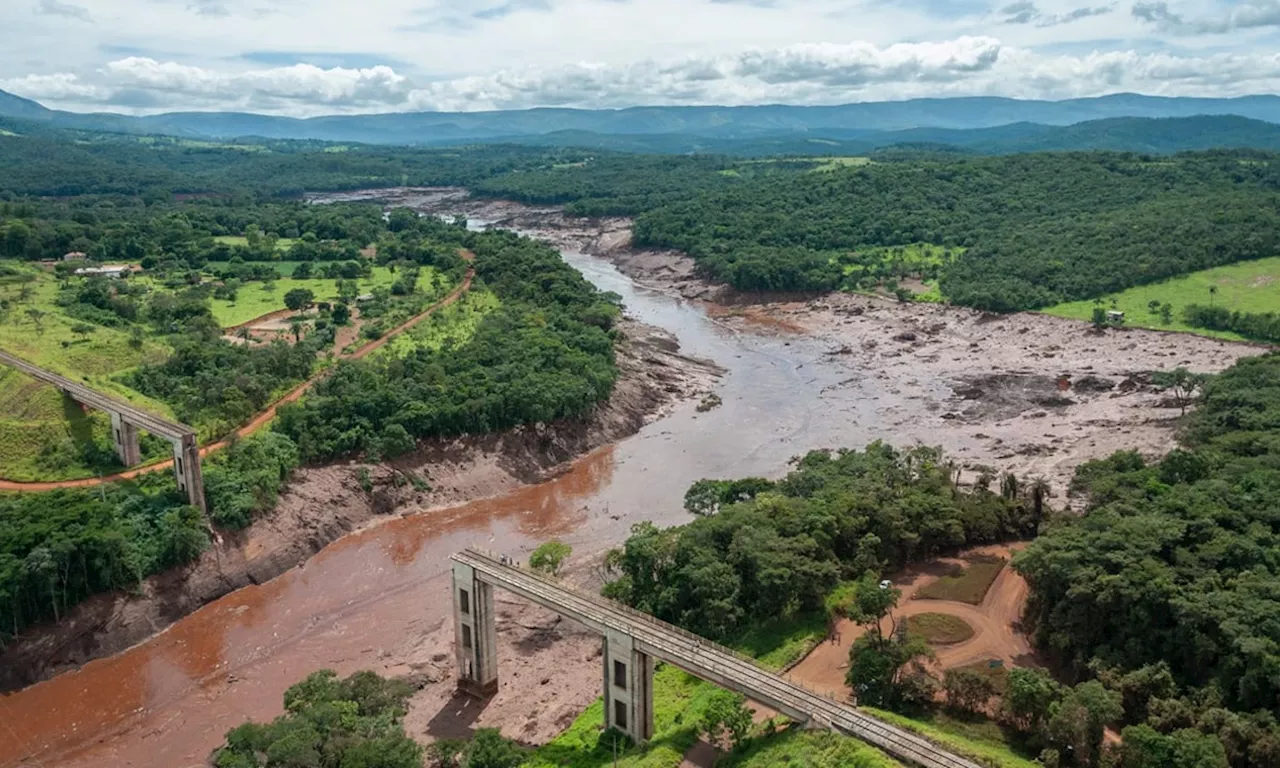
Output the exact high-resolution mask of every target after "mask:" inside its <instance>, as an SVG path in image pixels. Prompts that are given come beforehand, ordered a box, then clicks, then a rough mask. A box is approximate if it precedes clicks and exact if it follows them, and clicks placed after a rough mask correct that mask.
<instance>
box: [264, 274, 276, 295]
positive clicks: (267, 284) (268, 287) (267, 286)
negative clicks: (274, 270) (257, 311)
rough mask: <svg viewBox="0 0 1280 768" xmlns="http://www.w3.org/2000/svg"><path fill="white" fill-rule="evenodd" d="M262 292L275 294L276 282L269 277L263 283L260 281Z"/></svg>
mask: <svg viewBox="0 0 1280 768" xmlns="http://www.w3.org/2000/svg"><path fill="white" fill-rule="evenodd" d="M262 292H263V293H275V292H276V281H275V279H274V278H270V277H268V278H267V279H266V280H263V281H262Z"/></svg>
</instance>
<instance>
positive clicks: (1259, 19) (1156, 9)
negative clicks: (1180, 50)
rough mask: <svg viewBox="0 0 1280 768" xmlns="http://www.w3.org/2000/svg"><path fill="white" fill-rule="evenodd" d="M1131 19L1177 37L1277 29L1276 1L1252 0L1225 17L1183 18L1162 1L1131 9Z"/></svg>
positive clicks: (1278, 4)
mask: <svg viewBox="0 0 1280 768" xmlns="http://www.w3.org/2000/svg"><path fill="white" fill-rule="evenodd" d="M1132 10H1133V16H1134V18H1137V19H1140V20H1142V21H1145V22H1149V23H1151V24H1155V25H1156V26H1158V27H1159V28H1161V29H1164V30H1167V31H1169V32H1174V33H1177V34H1180V35H1221V34H1226V33H1228V32H1233V31H1236V30H1245V29H1257V28H1260V27H1280V0H1253V1H1252V2H1245V3H1241V4H1240V5H1237V6H1236V7H1234V8H1231V9H1230V10H1228V11H1227V12H1226V13H1218V14H1212V15H1205V16H1198V17H1193V18H1187V17H1186V16H1185V15H1184V14H1182V13H1177V12H1175V11H1173V10H1172V9H1170V8H1169V4H1168V3H1166V2H1164V1H1163V0H1155V1H1154V2H1148V1H1140V2H1137V3H1134V5H1133V9H1132Z"/></svg>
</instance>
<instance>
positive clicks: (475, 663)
mask: <svg viewBox="0 0 1280 768" xmlns="http://www.w3.org/2000/svg"><path fill="white" fill-rule="evenodd" d="M453 633H454V634H453V638H454V639H453V646H454V655H455V656H456V658H457V662H458V688H459V690H462V691H465V692H467V693H470V694H471V695H473V696H478V697H480V698H488V697H489V696H492V695H493V694H495V693H497V692H498V630H497V626H496V624H495V623H494V605H493V587H492V586H491V585H489V584H485V583H484V582H482V581H480V579H478V578H476V573H475V571H474V570H473V569H472V568H471V566H469V565H463V564H462V563H454V564H453Z"/></svg>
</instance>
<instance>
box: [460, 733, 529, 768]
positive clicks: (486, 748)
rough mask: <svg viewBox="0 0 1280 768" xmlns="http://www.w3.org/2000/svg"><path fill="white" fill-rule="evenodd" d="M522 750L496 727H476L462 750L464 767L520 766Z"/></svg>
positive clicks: (523, 757)
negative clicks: (469, 741)
mask: <svg viewBox="0 0 1280 768" xmlns="http://www.w3.org/2000/svg"><path fill="white" fill-rule="evenodd" d="M525 757H526V755H525V753H524V750H522V749H520V748H519V747H518V746H516V745H515V744H514V743H512V742H511V741H510V740H509V739H504V738H503V737H502V734H501V733H500V732H499V731H498V729H497V728H478V729H476V732H475V735H474V736H472V737H471V743H470V744H468V745H467V748H466V749H465V750H464V752H463V758H462V764H463V765H464V766H466V768H520V765H521V764H522V763H524V761H525Z"/></svg>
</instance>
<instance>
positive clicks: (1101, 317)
mask: <svg viewBox="0 0 1280 768" xmlns="http://www.w3.org/2000/svg"><path fill="white" fill-rule="evenodd" d="M1090 321H1091V322H1092V323H1093V327H1094V329H1095V330H1099V331H1101V330H1103V329H1105V328H1106V327H1107V310H1105V309H1103V308H1102V307H1094V308H1093V314H1092V315H1091V316H1090Z"/></svg>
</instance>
